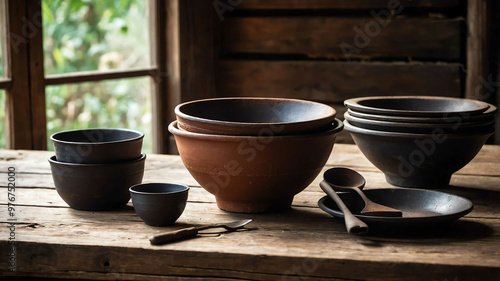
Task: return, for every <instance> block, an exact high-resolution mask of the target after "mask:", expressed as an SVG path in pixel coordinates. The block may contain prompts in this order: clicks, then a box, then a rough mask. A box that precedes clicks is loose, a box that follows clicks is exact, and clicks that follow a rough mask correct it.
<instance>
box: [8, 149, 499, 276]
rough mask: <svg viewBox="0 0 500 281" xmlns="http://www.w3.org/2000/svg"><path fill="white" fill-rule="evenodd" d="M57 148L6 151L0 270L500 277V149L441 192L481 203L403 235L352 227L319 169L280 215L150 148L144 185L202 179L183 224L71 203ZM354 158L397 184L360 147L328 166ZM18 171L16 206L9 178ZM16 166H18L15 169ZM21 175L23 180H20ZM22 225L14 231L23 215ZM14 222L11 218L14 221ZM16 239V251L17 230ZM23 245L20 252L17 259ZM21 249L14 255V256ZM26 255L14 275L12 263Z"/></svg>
mask: <svg viewBox="0 0 500 281" xmlns="http://www.w3.org/2000/svg"><path fill="white" fill-rule="evenodd" d="M51 155H52V152H46V151H14V150H3V151H0V185H1V188H0V227H1V228H0V229H1V230H0V253H1V256H0V261H1V262H0V276H2V275H3V276H33V277H49V278H55V277H58V278H81V279H99V280H116V279H124V280H136V279H137V280H144V279H158V280H171V279H178V278H186V279H194V280H227V279H238V280H249V279H251V280H337V279H338V280H351V279H353V280H440V281H444V280H450V281H451V280H453V281H454V280H500V239H499V238H500V235H499V233H500V146H484V147H483V149H482V151H481V152H480V153H479V155H478V156H477V157H476V158H475V159H474V160H473V161H472V162H471V163H470V164H469V165H467V166H466V167H465V168H464V169H462V170H461V171H459V172H457V173H456V174H455V175H454V176H453V178H452V182H451V184H452V186H450V187H449V188H446V189H443V190H442V191H445V192H449V193H453V194H457V195H461V196H465V197H467V198H469V199H470V200H472V202H473V203H474V205H475V207H474V210H473V211H472V212H471V213H470V214H468V215H467V216H465V217H464V218H462V219H460V220H459V221H457V222H455V223H453V224H452V225H450V226H449V227H446V228H444V229H442V230H439V231H436V232H433V233H430V234H429V233H427V234H411V233H410V234H406V235H395V236H392V237H388V236H384V237H380V236H378V237H377V236H365V237H356V236H352V235H348V234H347V233H346V231H345V227H344V225H343V222H342V221H341V220H339V219H334V218H332V217H331V216H329V215H327V214H326V213H324V212H322V211H321V210H320V209H319V208H318V206H317V202H318V200H319V199H320V198H321V197H322V196H323V195H324V194H323V192H322V191H321V189H320V188H319V187H318V183H319V180H320V177H321V175H320V176H318V178H317V179H316V180H315V181H314V182H313V183H312V184H311V185H310V186H309V187H308V188H307V189H306V190H305V191H303V192H301V193H300V194H298V195H297V196H296V197H295V200H294V202H293V207H292V208H291V209H290V210H289V211H286V212H282V213H278V214H258V215H255V214H254V215H250V214H235V213H228V212H225V211H222V210H220V209H218V208H217V206H216V204H215V199H214V197H213V196H212V195H211V194H209V193H208V192H206V191H205V190H204V189H202V188H201V187H199V186H198V184H197V183H196V182H195V181H194V179H193V178H192V177H191V176H190V175H189V173H188V172H187V170H186V169H185V168H184V166H183V165H182V162H181V159H180V158H179V157H178V156H171V155H148V158H147V160H146V172H145V175H144V180H143V181H144V182H175V183H182V184H187V185H189V186H191V190H190V193H189V202H188V204H187V207H186V210H185V211H184V213H183V214H182V216H181V217H180V218H179V220H178V221H177V223H176V224H175V226H171V227H151V226H147V225H145V224H144V223H143V222H142V221H141V219H140V218H139V217H138V216H137V215H136V214H135V212H134V209H133V207H132V204H131V202H129V203H128V205H127V207H126V208H124V209H121V210H117V211H108V212H86V211H77V210H73V209H70V208H69V207H68V206H67V205H66V204H65V203H64V202H63V201H62V199H61V198H60V197H59V196H58V194H57V193H56V191H55V189H54V184H53V182H52V177H51V174H50V168H49V163H48V161H47V158H48V157H49V156H51ZM332 166H347V167H351V168H354V169H356V170H357V171H359V172H360V173H361V174H363V176H365V177H366V178H367V186H366V188H367V189H369V188H382V187H390V185H389V184H387V183H386V182H385V179H384V177H383V174H382V173H381V172H380V171H378V170H377V169H376V168H375V167H374V166H373V165H371V164H370V163H369V162H368V161H367V160H366V159H365V158H364V156H363V155H362V154H361V153H360V152H359V150H358V149H357V147H356V146H354V145H342V144H337V145H335V148H334V150H333V153H332V156H331V157H330V159H329V161H328V164H327V165H326V167H325V169H327V168H329V167H332ZM9 167H13V168H14V169H15V173H16V175H15V183H16V186H17V189H16V190H15V194H14V196H15V211H14V213H13V216H12V217H9V211H8V205H7V200H8V196H12V194H11V195H8V191H7V187H6V186H7V182H8V170H9ZM11 169H12V168H11ZM11 180H12V179H11ZM13 218H14V219H16V221H15V224H14V226H15V229H12V226H13V225H11V222H12V219H13ZM243 218H252V219H253V220H254V221H253V222H252V223H251V224H250V225H248V228H250V229H249V230H246V231H238V232H232V233H222V234H220V233H217V231H216V232H212V233H210V234H204V235H203V236H201V237H197V238H194V239H191V240H186V241H181V242H177V243H173V244H168V245H163V246H152V245H150V243H149V240H148V237H150V236H151V235H153V234H156V233H159V232H162V231H166V230H174V229H179V228H182V227H186V226H193V225H204V224H210V223H215V222H226V221H233V220H238V219H243ZM9 219H10V220H9ZM12 237H13V238H14V239H12V240H14V241H15V244H14V245H15V251H12V249H11V247H12V246H13V244H12V243H8V241H9V238H12ZM12 253H14V255H12ZM9 255H10V256H9ZM9 260H10V261H14V262H15V271H14V272H11V271H10V269H11V267H10V264H9V263H8V261H9Z"/></svg>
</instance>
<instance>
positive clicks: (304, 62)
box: [179, 0, 489, 142]
mask: <svg viewBox="0 0 500 281" xmlns="http://www.w3.org/2000/svg"><path fill="white" fill-rule="evenodd" d="M485 2H489V0H468V1H465V0H463V1H462V0H419V1H410V0H238V1H237V0H232V1H227V0H216V1H212V0H207V1H205V0H184V1H179V3H182V4H180V7H179V10H180V18H181V20H180V34H181V35H180V36H181V48H180V49H181V50H180V53H181V55H180V57H181V68H182V67H183V61H184V62H185V63H184V68H185V70H184V71H181V81H182V80H183V79H182V77H185V78H184V81H190V82H189V83H182V82H181V85H183V86H181V88H182V89H181V98H180V100H181V101H185V100H192V99H198V98H208V97H221V96H264V97H266V96H267V97H291V98H301V99H309V100H315V101H320V102H324V103H327V104H330V105H332V106H334V107H335V108H336V109H337V111H338V116H339V117H340V116H342V115H343V113H344V111H345V109H344V106H343V104H342V103H343V101H344V100H345V99H348V98H351V97H359V96H374V95H435V96H450V97H472V98H474V96H472V94H471V93H472V92H471V91H470V90H469V91H468V90H467V87H469V88H470V89H475V88H476V87H477V85H476V84H477V83H478V82H477V79H475V78H477V77H479V76H481V75H483V74H485V71H486V70H485V68H484V63H482V59H483V58H484V57H485V53H484V52H482V49H484V48H483V47H484V46H485V44H484V42H483V41H479V44H476V45H474V44H471V42H478V41H477V40H476V41H474V40H475V39H474V36H476V35H478V34H479V33H480V32H481V30H483V29H482V28H483V27H482V26H480V25H479V26H478V25H477V24H483V23H482V22H485V18H484V17H483V16H482V14H480V15H478V16H476V14H474V15H472V16H471V14H470V13H469V14H468V12H471V11H474V10H473V9H476V10H477V11H485V9H484V8H485V7H486V8H488V5H486V6H485V4H484V3H485ZM183 7H184V8H183ZM192 7H196V11H194V10H193V8H192ZM481 7H482V8H483V9H482V10H481ZM190 10H192V11H191V12H189V11H190ZM193 14H196V17H194V16H193ZM469 17H471V18H472V20H473V24H469V25H468V22H467V21H468V18H469ZM183 18H184V19H185V20H184V21H183V20H182V19H183ZM183 24H185V25H184V26H183ZM187 26H189V27H187ZM200 36H201V37H200ZM479 36H481V34H479ZM200 38H203V39H200ZM182 42H185V43H184V45H183V43H182ZM186 42H187V43H186ZM194 43H196V44H194ZM471 46H472V47H471ZM213 54H214V55H213ZM478 61H479V63H478V64H476V62H478ZM469 66H472V67H473V68H474V69H476V70H474V71H472V72H469V76H468V74H467V73H468V72H467V68H468V67H469ZM210 70H213V71H210ZM486 74H487V73H486ZM200 75H201V76H203V78H202V79H191V78H192V77H194V76H200ZM207 77H209V78H208V79H207ZM474 77H475V78H474ZM474 83H476V84H474ZM341 140H342V141H346V142H349V141H350V138H349V136H348V134H347V133H345V132H344V134H343V135H342V137H341Z"/></svg>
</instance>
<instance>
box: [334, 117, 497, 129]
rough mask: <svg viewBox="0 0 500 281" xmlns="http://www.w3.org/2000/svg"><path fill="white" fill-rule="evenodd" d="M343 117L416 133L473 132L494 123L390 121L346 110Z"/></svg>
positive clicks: (368, 125) (359, 124) (361, 124)
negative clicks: (370, 117) (365, 116)
mask: <svg viewBox="0 0 500 281" xmlns="http://www.w3.org/2000/svg"><path fill="white" fill-rule="evenodd" d="M344 118H345V119H346V120H347V121H349V123H350V124H351V125H353V126H356V127H359V128H363V129H369V130H375V131H386V132H401V133H417V134H430V133H432V132H433V131H434V130H436V129H441V130H442V131H443V132H444V133H473V132H480V131H484V130H486V129H491V128H493V126H494V125H495V121H493V120H492V121H489V122H463V121H462V120H461V119H457V120H454V121H453V122H447V123H403V122H390V121H379V120H372V119H365V118H360V117H355V116H352V115H351V114H349V113H348V112H346V113H345V114H344Z"/></svg>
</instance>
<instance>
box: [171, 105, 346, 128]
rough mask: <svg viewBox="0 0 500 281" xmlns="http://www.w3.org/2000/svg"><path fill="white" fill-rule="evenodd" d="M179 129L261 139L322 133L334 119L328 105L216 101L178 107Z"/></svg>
mask: <svg viewBox="0 0 500 281" xmlns="http://www.w3.org/2000/svg"><path fill="white" fill-rule="evenodd" d="M175 114H176V115H177V121H178V122H179V123H178V126H179V128H181V129H184V130H186V131H189V132H194V133H202V134H215V135H238V136H262V135H267V134H269V132H272V133H273V135H276V136H277V135H293V134H305V133H311V132H320V131H324V130H325V129H327V128H328V127H329V126H330V125H331V123H332V122H333V119H334V118H335V114H336V112H335V109H333V108H332V107H331V106H328V105H326V104H322V103H317V102H312V101H305V100H296V99H284V98H241V97H238V98H215V99H205V100H196V101H191V102H186V103H183V104H180V105H178V106H177V107H176V108H175Z"/></svg>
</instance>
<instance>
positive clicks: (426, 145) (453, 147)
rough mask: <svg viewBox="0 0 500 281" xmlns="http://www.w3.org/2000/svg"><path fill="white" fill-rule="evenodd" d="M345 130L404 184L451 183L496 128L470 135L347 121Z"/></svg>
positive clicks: (389, 176)
mask: <svg viewBox="0 0 500 281" xmlns="http://www.w3.org/2000/svg"><path fill="white" fill-rule="evenodd" d="M344 124H345V129H346V130H347V131H348V132H349V133H350V134H351V136H352V138H353V139H354V142H355V143H356V145H357V146H358V147H359V149H360V150H361V152H362V153H363V154H364V155H365V156H366V158H367V159H368V160H369V161H370V162H372V163H373V165H375V166H376V167H377V168H379V169H380V170H381V171H382V172H383V173H384V174H385V177H386V180H387V182H388V183H390V184H393V185H396V186H401V187H417V188H437V187H443V186H448V184H449V182H450V178H451V175H452V174H453V173H455V172H456V171H458V170H459V169H461V168H462V167H464V166H465V165H467V164H468V163H469V162H470V161H471V160H472V159H473V158H474V157H475V156H476V154H477V153H478V152H479V151H480V150H481V147H482V146H483V144H484V142H485V141H486V139H487V138H488V137H489V136H491V135H492V134H493V133H494V129H493V128H491V129H488V130H485V131H483V132H476V133H471V134H466V133H457V134H446V133H444V132H442V130H440V129H436V130H435V131H434V132H433V133H431V134H411V133H395V132H384V131H375V130H368V129H363V128H359V127H356V126H353V125H351V124H350V123H349V122H348V121H345V122H344Z"/></svg>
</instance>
